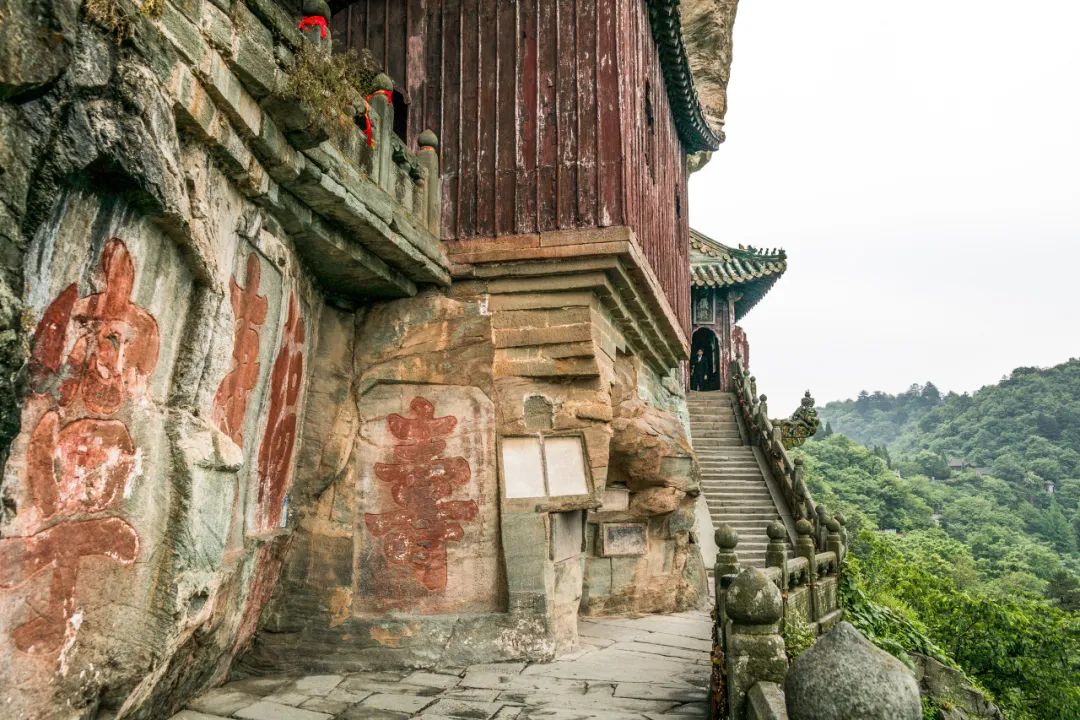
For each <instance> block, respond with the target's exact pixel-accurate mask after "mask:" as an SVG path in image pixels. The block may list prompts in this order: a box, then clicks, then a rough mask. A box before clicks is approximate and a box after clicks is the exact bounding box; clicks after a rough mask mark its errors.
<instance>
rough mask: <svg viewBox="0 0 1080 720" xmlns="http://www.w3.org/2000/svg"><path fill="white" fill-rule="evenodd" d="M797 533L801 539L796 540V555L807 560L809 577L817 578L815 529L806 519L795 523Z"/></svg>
mask: <svg viewBox="0 0 1080 720" xmlns="http://www.w3.org/2000/svg"><path fill="white" fill-rule="evenodd" d="M795 532H796V533H798V535H799V537H798V538H796V540H795V554H796V555H798V556H799V557H801V558H806V573H807V577H810V578H814V577H817V546H816V545H815V544H814V537H813V532H814V527H813V526H812V525H811V524H810V521H809V520H807V519H806V518H803V519H802V520H797V521H796V522H795Z"/></svg>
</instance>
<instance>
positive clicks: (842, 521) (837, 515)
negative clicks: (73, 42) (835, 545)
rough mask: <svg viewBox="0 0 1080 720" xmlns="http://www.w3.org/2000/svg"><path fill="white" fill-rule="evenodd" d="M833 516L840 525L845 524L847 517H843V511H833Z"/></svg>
mask: <svg viewBox="0 0 1080 720" xmlns="http://www.w3.org/2000/svg"><path fill="white" fill-rule="evenodd" d="M833 517H834V518H836V522H838V523H840V524H841V525H847V519H846V518H845V517H844V514H843V513H839V512H835V513H833Z"/></svg>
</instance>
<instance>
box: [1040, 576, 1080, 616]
mask: <svg viewBox="0 0 1080 720" xmlns="http://www.w3.org/2000/svg"><path fill="white" fill-rule="evenodd" d="M1046 597H1047V598H1048V599H1049V600H1050V601H1051V602H1052V603H1054V604H1055V605H1057V606H1058V607H1059V608H1061V609H1062V610H1068V611H1069V612H1080V578H1078V577H1077V576H1076V575H1073V574H1072V573H1071V572H1069V571H1067V570H1064V569H1063V570H1058V571H1057V572H1056V573H1054V576H1053V577H1052V578H1050V582H1049V583H1047V585H1046Z"/></svg>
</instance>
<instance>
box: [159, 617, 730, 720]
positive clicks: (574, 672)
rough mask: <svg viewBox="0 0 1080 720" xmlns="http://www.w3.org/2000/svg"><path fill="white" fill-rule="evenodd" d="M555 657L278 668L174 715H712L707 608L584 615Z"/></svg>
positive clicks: (491, 719)
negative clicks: (337, 669)
mask: <svg viewBox="0 0 1080 720" xmlns="http://www.w3.org/2000/svg"><path fill="white" fill-rule="evenodd" d="M579 631H580V634H581V647H580V648H579V649H578V650H576V651H574V652H573V653H571V654H570V655H566V656H563V657H560V658H558V659H557V660H556V661H554V662H551V663H534V664H527V663H524V662H517V663H494V664H485V665H471V666H469V667H464V668H437V669H435V670H401V671H390V672H388V671H379V672H360V673H350V674H346V675H308V676H304V677H296V676H269V677H259V678H252V679H247V680H239V681H237V682H232V683H229V684H227V685H224V686H222V687H219V688H216V689H214V690H211V691H209V692H207V693H205V694H203V695H201V696H199V697H197V698H195V699H194V700H192V701H191V702H190V703H189V704H188V706H187V709H186V710H183V711H182V712H180V713H177V714H176V715H174V716H173V717H172V720H220V719H221V718H238V719H241V720H404V719H405V718H413V717H415V718H425V719H427V720H442V719H446V718H455V719H461V720H532V719H533V718H537V719H540V718H543V719H544V720H663V719H667V720H694V719H695V718H704V717H705V698H706V686H707V684H708V678H709V649H710V637H711V629H710V620H709V616H708V614H706V613H704V612H685V613H676V614H673V615H647V616H644V617H639V618H604V619H597V620H593V619H582V620H581V621H580V624H579Z"/></svg>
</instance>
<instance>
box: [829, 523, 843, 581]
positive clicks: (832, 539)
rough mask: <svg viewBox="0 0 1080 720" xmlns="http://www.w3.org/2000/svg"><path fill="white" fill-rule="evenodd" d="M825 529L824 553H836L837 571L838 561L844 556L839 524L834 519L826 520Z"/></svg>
mask: <svg viewBox="0 0 1080 720" xmlns="http://www.w3.org/2000/svg"><path fill="white" fill-rule="evenodd" d="M825 529H826V530H828V533H829V534H828V535H827V536H826V537H825V551H826V552H831V553H836V567H837V570H838V571H839V568H840V559H841V558H842V557H843V556H844V542H843V540H841V539H840V523H839V521H837V519H836V518H835V517H831V518H826V519H825Z"/></svg>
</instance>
